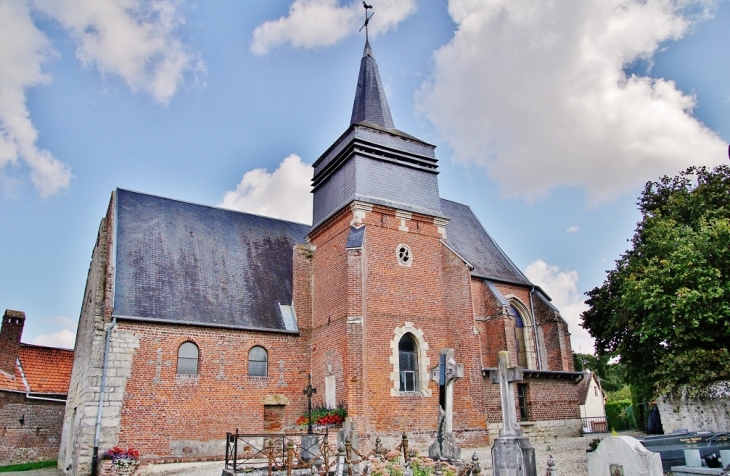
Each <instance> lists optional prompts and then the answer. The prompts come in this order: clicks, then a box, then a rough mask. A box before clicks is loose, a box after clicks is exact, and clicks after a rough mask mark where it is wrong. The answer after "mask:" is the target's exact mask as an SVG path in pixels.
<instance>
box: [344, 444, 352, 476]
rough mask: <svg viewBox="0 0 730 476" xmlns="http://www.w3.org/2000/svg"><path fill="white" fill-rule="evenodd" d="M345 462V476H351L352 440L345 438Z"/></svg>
mask: <svg viewBox="0 0 730 476" xmlns="http://www.w3.org/2000/svg"><path fill="white" fill-rule="evenodd" d="M345 462H346V463H347V476H352V440H351V439H350V437H349V436H348V437H347V438H345Z"/></svg>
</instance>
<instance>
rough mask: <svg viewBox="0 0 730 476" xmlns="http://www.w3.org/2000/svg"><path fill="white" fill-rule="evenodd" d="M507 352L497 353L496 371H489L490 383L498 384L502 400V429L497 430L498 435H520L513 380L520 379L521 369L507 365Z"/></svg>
mask: <svg viewBox="0 0 730 476" xmlns="http://www.w3.org/2000/svg"><path fill="white" fill-rule="evenodd" d="M508 367H509V352H507V351H506V350H503V351H501V352H500V353H499V366H498V367H497V371H496V372H495V371H494V370H492V371H490V372H489V378H490V380H491V381H492V383H498V384H499V395H500V399H501V401H502V429H501V430H499V436H500V437H510V436H512V437H516V436H522V430H520V425H519V424H518V423H517V412H516V410H515V392H514V386H515V384H514V383H515V382H517V381H520V380H522V369H521V368H519V367H509V368H508Z"/></svg>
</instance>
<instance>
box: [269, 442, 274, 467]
mask: <svg viewBox="0 0 730 476" xmlns="http://www.w3.org/2000/svg"><path fill="white" fill-rule="evenodd" d="M273 466H274V439H273V438H271V439H269V476H271V473H272V470H273Z"/></svg>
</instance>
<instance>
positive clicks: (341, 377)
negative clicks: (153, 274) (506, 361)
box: [59, 202, 580, 474]
mask: <svg viewBox="0 0 730 476" xmlns="http://www.w3.org/2000/svg"><path fill="white" fill-rule="evenodd" d="M111 205H112V206H110V209H109V210H110V211H109V213H108V215H107V217H106V218H105V219H104V220H103V221H102V224H101V227H100V230H99V237H98V240H97V244H96V246H95V249H94V252H93V254H92V263H91V267H90V270H89V278H88V281H87V288H86V291H85V297H84V303H83V307H82V312H81V317H80V322H79V332H78V335H77V343H76V354H77V357H76V361H75V363H74V370H73V375H72V381H71V387H70V390H69V403H68V405H67V407H66V413H65V417H64V433H63V440H62V442H61V445H60V453H59V466H60V467H66V466H67V465H70V466H71V470H70V471H71V472H73V473H74V474H88V473H89V471H90V465H91V456H92V448H93V446H94V434H95V423H96V411H97V405H98V401H99V396H100V388H101V374H102V367H103V357H104V346H105V335H106V333H107V332H108V331H109V330H110V329H112V327H113V330H112V331H111V332H112V333H111V340H110V348H109V354H108V359H109V362H108V375H107V385H106V390H105V395H104V401H103V405H102V412H103V413H102V418H101V426H100V439H99V452H103V451H104V450H106V449H108V448H110V447H111V446H115V445H120V446H125V447H126V446H132V447H135V448H137V449H139V451H140V455H141V457H142V459H143V461H148V462H150V461H169V460H177V461H183V460H195V459H209V458H211V457H222V456H223V452H224V444H223V441H224V436H225V433H226V432H227V431H235V429H236V428H239V429H240V430H241V431H242V432H247V433H257V432H262V431H265V430H269V431H270V430H273V429H276V428H279V427H281V428H282V429H283V430H285V431H286V430H287V429H290V430H291V429H293V427H294V422H295V421H296V419H297V418H298V417H299V416H300V415H301V414H302V413H303V412H304V411H305V408H306V400H305V398H304V396H303V395H302V389H303V388H304V387H305V386H306V384H307V375H308V374H309V373H310V372H311V375H312V384H313V385H314V386H315V387H316V388H317V389H318V392H317V394H316V395H315V397H314V402H313V403H314V404H315V405H323V404H324V403H325V398H326V395H327V393H328V391H327V385H328V384H327V383H326V382H329V385H330V386H331V387H332V385H334V388H330V389H329V392H330V395H332V393H334V396H335V399H336V401H337V402H342V403H344V404H346V405H347V408H348V412H349V414H350V416H351V418H352V421H353V424H354V427H355V429H356V431H357V433H358V435H359V436H360V441H359V442H358V443H359V444H360V447H361V448H367V447H368V446H369V445H371V444H372V443H373V442H372V441H370V439H371V438H374V437H375V436H376V435H378V436H381V437H383V438H384V439H386V440H387V441H390V440H391V439H392V440H393V441H397V439H398V438H399V437H400V434H401V433H402V432H403V431H406V432H408V433H409V434H410V435H411V436H412V438H413V441H414V444H418V445H420V446H422V447H423V448H425V447H427V446H428V444H429V443H430V442H431V441H432V440H433V437H434V434H435V431H436V428H437V422H438V402H439V387H438V385H437V383H436V382H435V381H433V380H431V379H430V375H431V372H432V371H433V369H434V368H435V366H436V365H437V364H438V362H439V355H440V353H441V352H442V351H445V350H446V349H453V350H454V358H455V359H456V360H457V362H458V363H459V364H461V365H463V370H464V374H463V377H462V378H460V379H458V380H456V382H455V384H454V392H453V395H454V398H453V413H452V415H453V431H454V434H455V436H456V438H457V441H459V442H461V443H462V444H472V445H476V444H485V443H487V442H488V441H489V438H490V434H491V435H492V436H493V435H494V434H495V432H496V431H495V428H498V426H499V419H500V415H501V412H500V406H499V405H500V403H499V393H498V389H497V388H496V386H494V385H492V384H491V383H490V382H489V380H488V378H485V376H484V375H483V372H482V369H483V368H485V367H492V366H496V355H497V352H498V351H500V350H503V349H507V350H509V351H510V353H511V354H512V359H513V362H516V358H517V354H516V345H515V333H514V332H515V331H514V319H513V318H512V317H511V316H509V314H508V313H507V312H506V310H505V309H504V308H503V307H502V306H501V305H500V304H499V302H498V301H497V300H496V299H495V297H494V296H493V295H492V294H491V292H490V291H489V289H488V288H487V286H486V285H485V284H484V282H483V281H482V280H481V279H477V278H474V277H472V276H471V273H470V269H469V267H468V265H467V263H465V262H464V261H463V260H462V259H461V258H460V257H459V256H458V255H456V254H455V253H453V252H452V251H451V250H450V249H449V248H448V247H446V246H444V242H443V241H442V240H444V237H443V226H444V225H443V222H441V221H438V220H434V217H433V216H428V215H420V214H418V213H413V212H409V213H404V212H402V211H399V210H397V209H394V208H390V207H386V206H381V205H376V204H373V205H362V206H353V207H352V208H351V207H344V208H343V209H341V210H340V211H339V212H337V213H335V214H334V215H333V216H332V217H330V218H329V219H328V220H327V221H325V222H324V223H323V224H322V225H321V226H319V227H317V228H316V229H315V230H313V231H312V232H311V233H310V235H309V237H308V239H309V244H307V245H298V246H296V247H295V248H294V249H293V250H292V252H293V265H294V266H293V294H292V295H293V306H294V309H295V312H296V315H297V320H298V327H299V331H300V333H299V335H292V334H286V333H275V332H253V331H244V330H233V329H222V328H214V327H202V326H187V325H172V324H161V323H149V322H136V321H131V320H123V319H121V318H119V319H117V320H116V322H115V323H113V320H112V316H111V291H112V289H113V276H114V275H113V265H112V260H111V256H110V253H109V250H110V249H112V246H113V243H112V234H111V233H110V230H112V229H113V217H114V214H113V202H112V204H111ZM352 225H358V226H365V238H364V241H363V243H362V246H361V247H355V248H351V249H347V248H346V243H347V238H348V235H349V233H350V228H351V226H352ZM439 228H441V229H439ZM446 229H447V233H446V234H447V235H448V226H447V227H446ZM446 242H447V243H448V240H446ZM403 244H405V245H407V246H408V247H409V248H410V250H411V252H412V260H411V261H410V263H408V264H407V265H403V264H402V263H399V261H398V259H397V253H396V250H397V248H398V247H399V246H400V245H403ZM496 285H497V287H498V289H499V291H500V292H501V293H502V294H503V295H504V296H506V297H507V298H508V299H511V300H512V302H515V303H516V304H518V305H519V306H521V309H525V310H526V311H525V312H526V313H527V314H528V315H527V316H526V318H528V319H530V320H531V319H532V318H533V317H532V315H533V312H534V320H535V323H536V326H535V327H536V328H537V329H538V330H539V333H538V334H537V335H536V337H535V338H532V341H533V342H535V340H537V341H538V343H539V345H540V346H541V349H542V354H544V357H542V361H544V362H545V363H546V367H547V368H545V366H543V368H544V369H546V370H547V369H549V370H564V371H570V370H572V358H571V355H570V337H569V335H568V334H567V328H566V327H565V324H564V322H563V321H562V319H561V318H560V317H559V315H557V314H556V313H555V312H554V311H552V310H551V309H550V308H549V307H548V306H545V305H542V307H540V306H539V305H536V306H535V309H534V310H533V309H532V307H531V305H532V304H531V300H530V297H531V296H530V291H531V288H529V287H525V286H515V285H510V284H504V283H496ZM533 301H535V300H534V299H533ZM525 331H526V332H528V331H529V332H534V329H533V328H532V327H530V328H526V329H525ZM404 332H410V333H412V334H413V335H414V336H415V337H417V339H416V342H417V347H418V349H417V355H418V359H419V365H420V371H419V385H418V389H417V391H416V392H401V391H400V390H399V388H398V382H397V381H396V377H397V376H398V375H399V374H398V373H397V372H398V366H399V363H398V355H397V341H398V340H399V339H400V336H402V334H403V333H404ZM184 342H193V343H194V344H195V345H196V346H197V347H198V349H199V358H198V375H195V376H184V375H178V374H177V370H176V369H177V352H178V348H179V347H180V345H181V344H182V343H184ZM253 346H261V347H264V348H265V349H266V350H267V352H268V376H266V377H251V376H249V375H248V352H249V350H250V349H251V348H252V347H253ZM531 352H532V355H533V356H534V360H535V361H537V355H538V353H540V352H539V351H538V350H537V349H532V350H531ZM525 383H526V384H527V386H528V406H529V408H530V419H529V420H530V421H529V422H523V424H524V428H525V430H526V431H527V432H528V433H530V432H532V433H535V434H547V433H551V432H552V433H556V434H558V433H565V434H577V433H578V431H579V430H580V420H579V408H578V402H577V400H578V395H577V386H576V385H575V383H573V382H572V381H568V380H563V381H556V380H542V379H529V380H527V381H526V382H525ZM272 402H273V403H272ZM571 422H572V423H571ZM575 422H577V423H576V424H573V423H575Z"/></svg>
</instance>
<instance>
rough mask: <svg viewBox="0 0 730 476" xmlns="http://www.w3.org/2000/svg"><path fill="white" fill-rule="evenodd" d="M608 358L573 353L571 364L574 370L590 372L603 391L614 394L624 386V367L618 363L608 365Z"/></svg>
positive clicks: (606, 355)
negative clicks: (594, 375)
mask: <svg viewBox="0 0 730 476" xmlns="http://www.w3.org/2000/svg"><path fill="white" fill-rule="evenodd" d="M609 359H610V356H609V355H608V354H603V355H601V356H600V357H596V356H594V355H591V354H581V353H577V352H573V363H574V364H575V370H576V371H578V372H580V371H583V370H592V371H593V372H594V373H595V374H596V375H597V376H598V378H599V379H601V387H602V388H603V390H604V391H606V392H608V393H610V392H616V391H617V390H620V389H622V388H623V387H624V386H625V385H626V381H625V376H624V373H625V370H624V365H623V364H620V363H609Z"/></svg>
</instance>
